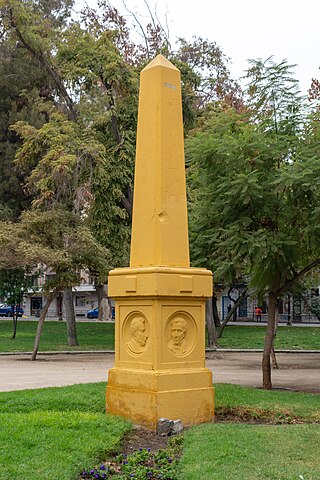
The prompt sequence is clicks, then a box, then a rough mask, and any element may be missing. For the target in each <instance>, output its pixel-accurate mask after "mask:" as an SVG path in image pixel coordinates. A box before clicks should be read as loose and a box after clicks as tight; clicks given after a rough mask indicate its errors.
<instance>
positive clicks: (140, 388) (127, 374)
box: [107, 55, 214, 430]
mask: <svg viewBox="0 0 320 480" xmlns="http://www.w3.org/2000/svg"><path fill="white" fill-rule="evenodd" d="M108 288H109V296H110V297H113V298H115V300H116V328H115V366H114V367H113V368H112V369H111V370H110V371H109V380H108V386H107V412H109V413H112V414H116V415H122V416H124V417H126V418H129V419H131V420H133V421H134V422H135V423H138V424H141V425H144V426H146V427H148V428H150V429H153V430H155V429H156V425H157V421H158V419H159V418H161V417H166V418H170V419H173V420H175V419H178V418H179V419H181V420H182V422H183V423H184V424H185V425H194V424H198V423H202V422H207V421H211V420H212V418H213V415H214V392H213V387H212V374H211V372H210V371H209V370H208V369H207V368H206V367H205V301H206V298H207V297H209V296H211V295H212V274H211V272H210V271H208V270H206V269H203V268H190V266H189V244H188V225H187V204H186V187H185V167H184V152H183V128H182V110H181V92H180V73H179V71H178V70H177V69H176V68H175V67H174V66H173V65H172V64H171V63H170V62H168V60H166V59H165V58H164V57H163V56H162V55H158V57H156V59H155V60H153V61H152V62H151V63H150V64H149V65H148V66H147V67H146V68H145V69H144V70H143V71H142V73H141V85H140V102H139V120H138V139H137V157H136V171H135V187H134V209H133V225H132V242H131V259H130V267H128V268H119V269H115V270H113V271H112V272H110V275H109V283H108Z"/></svg>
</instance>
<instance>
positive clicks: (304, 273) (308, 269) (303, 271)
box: [277, 258, 320, 296]
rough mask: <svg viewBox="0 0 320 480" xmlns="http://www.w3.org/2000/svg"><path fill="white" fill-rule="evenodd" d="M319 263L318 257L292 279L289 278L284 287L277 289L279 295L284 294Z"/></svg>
mask: <svg viewBox="0 0 320 480" xmlns="http://www.w3.org/2000/svg"><path fill="white" fill-rule="evenodd" d="M317 265H320V258H317V259H316V260H314V261H313V262H311V263H310V264H309V265H307V266H306V267H305V268H303V269H302V270H300V272H297V273H296V274H295V275H294V276H293V277H292V278H291V279H290V280H288V281H287V282H286V283H285V284H284V285H283V286H282V287H280V288H279V289H278V290H277V295H278V296H279V295H282V293H284V292H285V291H286V290H288V289H289V288H290V287H291V286H292V285H293V284H294V283H295V282H296V281H297V280H299V279H300V278H302V277H303V276H304V275H306V274H307V273H308V272H310V270H312V269H313V268H314V267H316V266H317Z"/></svg>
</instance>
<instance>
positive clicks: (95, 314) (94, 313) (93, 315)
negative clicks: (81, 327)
mask: <svg viewBox="0 0 320 480" xmlns="http://www.w3.org/2000/svg"><path fill="white" fill-rule="evenodd" d="M98 316H99V309H98V307H96V308H93V309H92V310H89V311H88V312H87V318H90V319H92V318H98ZM111 318H112V319H113V320H114V319H115V310H114V307H111Z"/></svg>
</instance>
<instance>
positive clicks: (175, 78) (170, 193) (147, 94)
mask: <svg viewBox="0 0 320 480" xmlns="http://www.w3.org/2000/svg"><path fill="white" fill-rule="evenodd" d="M189 264H190V261H189V243H188V223H187V202H186V180H185V162H184V142H183V123H182V106H181V87H180V72H179V70H178V69H177V68H176V67H174V66H173V65H172V63H170V62H169V61H168V60H166V59H165V58H164V57H163V56H162V55H158V56H157V57H156V58H155V59H154V60H153V61H152V62H151V63H150V64H149V65H148V66H147V67H146V68H144V70H142V72H141V78H140V97H139V113H138V132H137V151H136V167H135V183H134V202H133V222H132V239H131V255H130V266H131V267H140V266H148V265H161V266H175V267H188V266H189Z"/></svg>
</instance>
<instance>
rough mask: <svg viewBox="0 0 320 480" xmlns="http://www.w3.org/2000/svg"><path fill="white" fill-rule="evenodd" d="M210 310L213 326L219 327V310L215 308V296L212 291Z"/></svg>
mask: <svg viewBox="0 0 320 480" xmlns="http://www.w3.org/2000/svg"><path fill="white" fill-rule="evenodd" d="M212 312H213V320H214V324H215V326H216V327H220V325H221V322H220V317H219V312H218V308H217V297H216V294H215V293H214V292H213V296H212Z"/></svg>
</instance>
